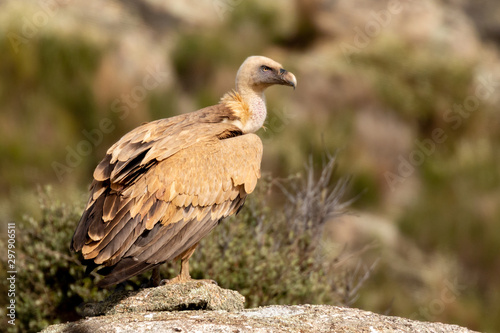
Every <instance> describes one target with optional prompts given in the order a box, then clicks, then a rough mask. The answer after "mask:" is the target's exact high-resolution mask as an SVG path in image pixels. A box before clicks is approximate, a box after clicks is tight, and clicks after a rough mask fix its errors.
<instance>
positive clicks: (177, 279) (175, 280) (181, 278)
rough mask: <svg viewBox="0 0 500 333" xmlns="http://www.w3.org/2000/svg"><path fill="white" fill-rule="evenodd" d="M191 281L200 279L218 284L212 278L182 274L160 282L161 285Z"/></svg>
mask: <svg viewBox="0 0 500 333" xmlns="http://www.w3.org/2000/svg"><path fill="white" fill-rule="evenodd" d="M191 281H200V282H206V283H210V284H215V285H216V286H217V285H218V283H217V281H214V280H210V279H192V278H191V277H190V276H189V277H185V276H182V275H180V274H179V275H177V276H176V277H174V278H173V279H163V280H161V282H160V286H164V285H167V284H176V283H186V282H191Z"/></svg>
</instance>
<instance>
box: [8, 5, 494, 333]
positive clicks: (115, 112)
mask: <svg viewBox="0 0 500 333" xmlns="http://www.w3.org/2000/svg"><path fill="white" fill-rule="evenodd" d="M0 31H1V33H0V152H1V159H0V174H1V177H0V188H1V191H0V221H1V223H2V224H1V226H0V227H1V237H0V239H1V240H2V241H3V243H2V247H3V248H4V249H5V250H4V249H2V250H1V253H2V254H1V266H2V268H3V269H2V273H1V274H2V275H4V274H5V273H4V272H5V271H6V270H7V269H6V267H7V266H6V259H7V250H6V249H7V246H6V243H5V241H6V239H7V236H6V235H7V223H8V222H13V223H15V224H16V232H17V233H16V242H17V243H16V246H17V247H16V250H17V252H16V253H17V257H16V260H17V261H16V264H17V265H18V266H17V268H18V271H19V274H18V276H17V279H18V280H17V288H18V289H17V294H16V296H17V316H18V318H17V323H18V325H17V327H11V328H10V329H11V330H16V329H18V330H20V329H23V330H25V331H36V330H39V329H41V328H43V327H45V326H46V325H48V324H52V323H56V322H61V321H66V320H76V319H78V316H77V314H76V313H77V308H78V305H79V304H81V303H82V302H83V301H89V300H92V299H94V300H95V299H102V297H104V295H105V292H102V291H99V290H97V289H96V288H95V286H94V278H95V277H94V276H91V277H90V278H89V277H87V278H85V279H84V278H83V272H81V270H82V268H81V266H79V265H78V263H77V260H76V259H75V258H76V257H75V256H74V255H73V254H71V253H70V252H69V250H68V248H69V242H70V239H71V236H72V232H73V230H74V228H75V226H76V224H77V222H78V219H79V217H80V213H81V212H82V210H83V206H84V204H85V201H86V199H87V189H88V185H89V184H90V181H91V175H92V172H93V169H94V168H95V166H96V165H97V163H98V162H99V161H100V159H101V158H102V157H103V156H104V154H105V152H106V150H107V148H109V146H110V145H111V144H112V143H114V142H115V141H116V140H118V139H119V138H120V137H121V136H122V135H123V134H125V133H126V132H127V131H129V130H131V129H133V128H134V127H136V126H138V125H139V124H141V123H143V122H146V121H151V120H154V119H158V118H164V117H170V116H173V115H176V114H180V113H185V112H190V111H194V110H197V109H199V108H202V107H204V106H208V105H212V104H215V103H217V102H218V100H219V98H220V97H221V96H222V95H223V94H224V93H225V92H226V91H228V90H229V89H232V88H233V87H234V77H235V74H236V71H237V69H238V67H239V65H240V64H241V63H242V61H243V60H244V59H245V58H246V57H247V56H249V55H256V54H259V55H265V56H268V57H271V58H273V59H274V60H276V61H278V62H281V63H282V64H283V65H284V67H285V68H286V69H288V70H290V71H291V72H293V73H294V74H295V75H296V77H297V80H298V86H297V89H296V90H295V91H292V90H291V89H286V88H282V87H274V88H271V89H269V90H268V91H267V93H266V95H267V100H268V111H269V116H268V120H267V123H266V127H267V130H265V131H264V130H260V131H259V132H258V134H259V135H260V136H261V138H262V139H263V142H264V146H265V149H264V160H263V166H262V169H263V170H264V171H265V172H266V175H265V177H264V179H263V180H262V182H261V183H260V184H259V185H258V188H259V190H258V191H257V193H256V194H255V198H252V197H250V198H249V199H248V201H247V209H246V210H245V211H244V212H243V213H242V214H241V218H240V219H243V220H245V221H247V222H248V223H247V227H252V226H254V227H255V226H258V227H259V228H260V229H258V230H260V231H258V232H260V233H261V236H263V237H264V236H265V235H267V236H266V237H268V236H269V235H274V234H272V232H277V231H276V230H274V231H273V230H271V229H272V228H271V229H269V228H270V227H269V223H271V222H272V221H275V220H276V221H281V222H280V223H285V225H286V222H287V221H284V220H283V216H281V217H280V216H279V215H278V213H279V212H280V211H281V212H283V210H281V208H280V207H283V205H286V202H287V195H284V194H283V191H281V190H280V189H279V188H277V187H280V186H275V184H276V183H280V184H285V185H283V186H284V187H286V186H288V184H290V183H293V182H294V181H295V180H294V179H303V176H304V175H307V174H311V175H312V173H313V172H314V174H315V175H320V174H321V172H322V171H325V167H326V168H328V167H329V166H328V165H327V164H326V162H325V161H326V160H327V159H325V155H328V154H331V153H333V152H337V155H336V160H335V162H336V170H335V175H337V176H336V177H338V178H341V179H342V177H349V176H350V177H351V182H350V187H349V189H348V190H346V191H347V192H345V193H344V197H343V202H346V201H349V199H351V198H356V200H355V201H354V202H352V203H351V204H350V207H349V208H348V212H349V213H348V214H343V215H339V214H326V215H325V216H323V220H322V222H321V223H323V224H324V226H323V225H322V227H321V228H320V229H318V230H319V231H318V234H316V235H315V237H312V238H311V239H312V243H313V245H307V246H306V247H304V246H303V243H301V244H302V245H300V244H299V245H297V244H296V245H293V246H295V247H294V249H295V250H294V251H297V253H299V254H300V255H298V256H297V257H294V258H295V259H294V261H292V262H290V261H288V259H287V258H288V257H286V256H284V254H282V253H281V254H280V251H281V252H283V251H284V250H283V249H284V247H280V246H278V245H279V244H284V243H286V244H288V245H287V246H292V245H290V244H292V242H288V241H286V242H284V243H281V242H277V241H276V239H277V237H278V236H275V235H274V236H272V237H271V238H270V239H269V240H268V243H266V244H271V245H269V247H268V248H267V249H268V251H269V252H268V253H261V252H259V255H258V256H256V255H255V256H254V257H252V260H254V261H253V263H255V267H256V268H255V270H254V271H252V272H249V273H248V275H244V276H236V274H237V273H236V272H237V271H238V270H239V269H238V267H240V268H242V267H246V266H252V268H253V267H254V266H253V265H248V263H249V262H250V261H248V260H250V259H249V258H250V256H252V255H254V254H248V253H247V252H251V251H240V250H238V248H237V247H235V246H237V245H234V244H233V243H231V241H230V240H228V239H230V238H231V237H235V239H237V236H238V235H240V234H241V237H242V238H245V237H246V234H245V231H244V229H241V230H239V231H238V230H236V231H235V230H233V231H231V230H226V229H223V228H231V227H230V226H226V227H220V228H221V230H220V231H218V230H217V229H216V230H215V231H214V234H215V235H214V236H213V237H214V238H213V239H212V240H209V241H207V243H206V245H204V246H205V251H204V252H205V253H206V252H207V248H210V246H212V245H213V251H219V250H220V249H219V248H221V246H218V245H217V244H219V245H220V244H221V242H226V243H224V244H226V245H227V246H226V247H224V249H227V248H230V249H232V247H231V246H234V254H233V256H234V257H236V256H238V255H240V254H241V256H243V255H246V256H247V257H245V258H246V259H245V260H244V261H241V262H239V264H238V263H237V262H235V263H234V265H233V266H231V267H229V268H227V267H226V268H224V267H218V266H198V268H196V266H194V270H195V273H193V276H195V277H196V276H197V275H198V276H208V277H209V278H214V279H215V280H218V281H219V284H220V285H221V286H222V287H226V288H229V287H231V288H235V289H237V290H239V291H240V292H242V293H243V294H244V295H245V296H247V305H248V306H256V305H264V304H273V303H274V304H276V303H288V304H291V303H303V302H310V303H329V304H341V305H349V306H353V307H358V308H361V309H365V310H369V311H374V312H378V313H384V314H389V315H395V316H402V317H409V318H412V319H418V320H426V321H440V322H446V323H453V324H458V325H462V326H467V327H469V328H471V329H475V330H481V331H487V332H495V331H500V317H498V316H497V315H495V314H497V313H500V284H499V283H498V276H499V275H500V256H499V252H500V223H499V222H500V168H499V162H500V150H499V149H498V144H499V140H500V116H499V113H498V112H499V105H500V99H499V96H500V58H499V46H500V3H499V2H498V1H495V0H441V1H439V0H433V1H431V0H419V1H417V0H392V1H368V0H295V1H285V0H278V1H273V2H269V1H264V0H256V1H253V0H208V1H194V0H189V1H182V2H181V1H173V0H172V1H159V0H126V1H106V2H104V1H98V0H91V1H85V2H83V1H70V0H53V1H24V0H22V1H21V0H16V1H14V0H12V1H6V0H1V1H0ZM495 147H497V148H495ZM307 165H308V166H309V167H305V166H307ZM301 177H302V178H301ZM294 184H295V183H294ZM296 184H299V185H300V182H299V183H296ZM318 184H319V183H317V184H316V185H318ZM329 184H330V185H328V184H327V185H325V184H323V185H325V186H324V188H323V190H325V191H327V192H328V191H332V186H334V185H335V179H332V180H330V181H329ZM299 185H297V186H299ZM319 185H321V184H319ZM319 185H318V186H319ZM328 186H330V187H328ZM299 187H300V186H299ZM292 188H293V185H292ZM320 190H321V189H320ZM299 192H300V190H297V191H296V192H294V193H295V194H294V195H296V197H300V195H299V194H300V193H299ZM320 192H321V191H320ZM318 193H319V192H318ZM289 201H290V200H289ZM291 201H292V203H294V202H295V201H294V200H291ZM295 203H296V202H295ZM248 207H250V208H248ZM311 209H312V210H314V209H316V208H314V207H313V206H311ZM273 211H274V213H273ZM257 212H258V213H257ZM259 214H260V215H259ZM273 214H274V215H273ZM290 214H292V215H291V216H295V215H293V214H298V213H296V212H295V213H290ZM282 215H283V214H282ZM334 215H335V216H336V217H335V218H333V216H334ZM266 217H268V219H267V218H266ZM285 217H286V218H288V217H289V216H288V215H286V216H285ZM259 219H260V220H259ZM273 219H274V220H273ZM236 221H238V218H236V219H232V220H231V222H229V223H226V225H228V224H230V223H233V225H236V223H237V222H236ZM249 221H250V222H249ZM256 221H258V223H257V222H256ZM259 221H260V222H259ZM266 221H267V223H268V224H266ZM255 223H257V224H255ZM223 224H224V223H223ZM266 225H268V226H267V227H266ZM277 225H278V224H277ZM242 228H243V227H242ZM266 228H267V229H266ZM254 229H255V228H254ZM254 229H252V230H254ZM226 232H227V234H226ZM238 232H240V233H238ZM252 232H257V231H252ZM318 235H319V236H318ZM295 236H296V235H295ZM295 236H294V237H295ZM287 237H289V236H287ZM311 239H310V240H311ZM210 242H215V243H210ZM266 242H267V241H266ZM287 242H288V243H287ZM231 244H233V245H231ZM261 245H262V244H261ZM248 246H249V247H248V248H246V249H250V246H252V245H248ZM283 246H284V245H283ZM310 246H313V247H314V253H315V254H314V256H309V257H307V258H306V259H307V260H312V261H307V260H306V261H307V264H304V263H305V262H306V261H304V258H305V257H303V256H302V253H303V252H301V251H302V250H303V249H304V248H307V249H310ZM218 249H219V250H218ZM301 249H302V250H301ZM259 251H260V250H259ZM266 251H267V250H266ZM311 251H312V250H311ZM292 252H293V251H292ZM214 253H215V252H214ZM201 255H202V254H199V255H198V259H200V261H202V262H203V259H204V258H205V259H207V260H205V261H210V260H208V259H209V258H207V257H200V256H201ZM203 256H207V254H203ZM259 256H260V257H259ZM238 258H239V257H238ZM267 258H277V259H276V261H272V260H269V261H270V262H272V265H271V264H268V266H265V269H260V268H258V267H257V266H258V265H260V263H262V262H263V261H264V260H267ZM301 258H302V259H301ZM216 259H217V258H215V259H214V260H213V261H217V260H216ZM235 260H236V259H235ZM245 263H246V264H245ZM250 263H252V262H250ZM280 264H281V265H284V266H285V267H288V268H290V267H292V266H293V265H297V267H299V268H298V271H297V272H298V273H297V276H291V275H290V276H289V279H290V281H289V284H287V285H286V288H285V287H283V288H282V289H279V285H280V283H285V282H283V281H284V278H283V276H284V275H281V274H278V273H276V272H279V268H277V267H278V266H279V265H280ZM200 265H201V264H200ZM269 265H271V266H269ZM325 265H326V266H325ZM259 267H261V266H259ZM311 267H312V268H311ZM325 267H327V268H328V269H325ZM4 268H5V270H4ZM261 268H262V267H261ZM172 269H174V270H176V269H177V268H175V267H171V268H169V270H172ZM224 269H226V270H227V269H229V270H231V269H234V271H235V272H234V274H235V275H234V278H233V277H231V278H230V277H227V280H222V281H221V280H220V279H219V278H218V276H219V275H220V274H218V273H217V272H218V271H219V270H220V271H223V270H224ZM247 269H248V268H247ZM259 269H260V270H259ZM262 271H264V272H265V273H263V272H262ZM289 271H290V269H288V270H287V271H286V272H287V274H288V273H289ZM169 272H170V271H169ZM197 272H198V273H197ZM272 272H275V274H274V275H273V273H272ZM346 272H347V273H346ZM313 273H314V274H313ZM205 274H206V275H205ZM257 274H262V275H257ZM263 274H267V275H263ZM257 276H259V278H257ZM329 276H333V277H334V278H325V277H329ZM221 278H222V277H221ZM222 279H226V278H225V277H224V278H222ZM342 281H343V282H342ZM287 283H288V282H287ZM304 286H307V289H304V290H303V289H301V288H303V287H304ZM252 288H254V289H252ZM255 288H259V289H258V291H256V290H255ZM304 288H305V287H304ZM353 289H355V290H354V292H353ZM7 290H8V286H7V283H6V282H5V276H2V285H1V290H0V291H1V295H0V300H1V301H2V304H6V303H4V302H7V301H8V299H7V297H6V296H7ZM332 293H336V296H335V295H333V294H332ZM340 294H342V295H343V296H342V297H340V296H339V295H340ZM255 295H260V296H259V297H261V298H258V296H255ZM266 295H271V296H272V297H271V296H269V297H268V298H266V297H267V296H266ZM346 295H347V296H346ZM2 311H3V312H2ZM0 313H1V314H2V318H7V317H6V316H5V306H4V305H2V309H1V310H0ZM20 327H21V328H20ZM2 330H3V328H2Z"/></svg>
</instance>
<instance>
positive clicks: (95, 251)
mask: <svg viewBox="0 0 500 333" xmlns="http://www.w3.org/2000/svg"><path fill="white" fill-rule="evenodd" d="M179 123H181V124H182V121H180V122H179ZM179 123H177V124H170V125H169V127H168V130H167V131H168V132H169V133H171V132H172V130H173V129H177V133H176V134H175V137H177V139H178V140H175V138H165V137H162V136H161V135H159V134H158V133H157V134H156V137H160V139H158V140H150V141H149V142H148V141H147V139H148V138H152V135H150V134H148V130H146V129H145V128H142V127H139V128H138V129H137V130H136V131H137V132H138V133H136V134H135V136H134V135H133V134H131V133H129V134H127V135H126V136H125V137H124V138H122V139H121V140H120V141H119V142H118V143H117V144H115V145H114V146H113V147H112V148H113V149H110V150H109V151H108V155H107V157H106V158H105V159H104V160H103V162H102V163H101V164H100V165H99V167H98V168H97V169H96V172H95V173H94V175H95V178H96V180H95V181H94V184H93V191H92V195H91V198H90V200H89V203H88V206H87V209H86V211H85V212H84V214H83V216H82V219H81V221H80V223H79V226H78V228H77V231H76V232H75V236H74V238H73V247H74V248H75V249H76V250H80V249H81V250H82V253H83V255H84V258H85V259H93V260H94V262H95V263H96V264H105V265H106V266H111V267H107V268H106V269H105V271H104V273H105V274H107V275H108V276H107V277H106V278H105V279H103V280H102V281H101V283H100V284H101V285H103V286H105V285H110V284H114V283H118V282H120V281H123V280H125V279H127V278H129V277H131V276H134V275H136V274H138V273H140V272H142V271H145V270H147V269H150V268H151V267H153V266H155V265H157V264H159V263H161V262H165V261H169V260H172V259H174V258H176V257H177V256H179V255H180V254H182V253H183V252H185V251H187V250H188V249H189V248H191V247H192V246H193V245H195V244H197V243H198V242H199V241H200V240H201V239H202V238H203V237H204V236H206V234H207V233H209V232H210V231H211V230H212V229H213V228H214V227H215V226H216V225H217V223H218V221H219V220H220V219H222V218H224V217H226V216H228V215H231V214H233V213H235V212H236V211H237V210H238V209H239V208H240V207H241V206H242V205H243V202H244V200H245V197H246V195H247V194H248V193H251V192H252V191H253V189H254V188H255V185H256V182H257V179H258V178H259V177H260V162H261V157H262V142H261V141H260V139H259V137H258V136H256V135H254V134H246V135H236V134H241V133H237V132H238V131H237V130H235V129H234V127H232V126H230V125H228V124H220V123H219V124H213V123H212V124H198V123H196V125H194V124H193V122H187V121H186V123H185V124H184V125H182V126H180V127H179V125H178V124H179ZM204 125H209V127H207V128H205V127H204ZM176 126H177V127H179V128H176ZM193 126H194V127H195V128H193ZM155 130H156V129H155ZM204 130H205V131H206V132H209V133H210V134H209V135H208V134H207V135H204V134H203V133H204V132H203V131H204ZM136 131H134V132H136ZM174 132H175V131H174ZM193 132H194V133H195V134H192V133H193ZM139 133H140V135H141V136H142V139H139V140H138V141H134V140H137V139H134V137H137V136H138V135H139ZM234 135H236V136H234ZM164 136H165V135H164ZM144 138H146V140H145V139H144ZM123 141H125V142H128V143H126V144H124V143H123ZM151 142H152V143H151ZM179 142H184V143H183V144H182V145H181V147H180V148H179V147H175V146H176V145H177V146H179ZM137 143H142V144H141V145H136V144H137ZM131 145H132V146H134V145H135V146H134V147H135V150H139V151H140V153H137V152H135V151H133V150H134V149H131V148H130V146H131ZM144 146H146V147H147V148H143V147H144ZM172 147H174V148H172ZM116 150H118V153H116ZM122 156H127V158H128V159H127V160H126V159H125V158H124V157H122ZM123 162H124V163H123ZM117 168H120V170H119V171H116V170H117Z"/></svg>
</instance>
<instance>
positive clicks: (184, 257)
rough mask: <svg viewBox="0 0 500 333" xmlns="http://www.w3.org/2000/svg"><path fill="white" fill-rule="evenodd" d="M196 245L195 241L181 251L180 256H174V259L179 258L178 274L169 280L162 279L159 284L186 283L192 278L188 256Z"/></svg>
mask: <svg viewBox="0 0 500 333" xmlns="http://www.w3.org/2000/svg"><path fill="white" fill-rule="evenodd" d="M197 246H198V243H196V244H195V245H193V246H192V247H190V248H189V249H188V250H187V251H186V252H184V253H182V254H181V255H180V256H178V257H177V258H175V259H176V260H179V259H180V260H181V271H180V273H179V275H177V276H176V277H174V278H173V279H170V280H162V281H161V284H173V283H186V282H188V281H191V280H193V279H192V278H191V275H189V258H191V256H192V255H193V253H194V250H195V249H196V247H197ZM196 281H206V282H210V283H213V284H217V282H215V281H213V280H196Z"/></svg>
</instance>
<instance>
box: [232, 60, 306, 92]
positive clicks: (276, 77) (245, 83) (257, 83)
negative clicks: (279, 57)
mask: <svg viewBox="0 0 500 333" xmlns="http://www.w3.org/2000/svg"><path fill="white" fill-rule="evenodd" d="M274 84H279V85H284V86H291V87H293V88H294V89H295V87H296V86H297V79H296V78H295V75H293V74H292V73H290V72H289V71H287V70H286V69H284V68H283V66H281V64H280V63H277V62H276V61H274V60H272V59H270V58H267V57H263V56H251V57H248V58H246V60H245V61H244V62H243V64H241V66H240V69H239V70H238V73H237V74H236V90H238V92H242V91H244V90H247V89H251V90H253V91H256V92H262V91H264V90H265V89H266V88H267V87H269V86H272V85H274Z"/></svg>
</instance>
